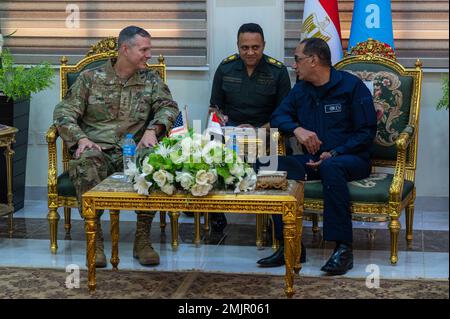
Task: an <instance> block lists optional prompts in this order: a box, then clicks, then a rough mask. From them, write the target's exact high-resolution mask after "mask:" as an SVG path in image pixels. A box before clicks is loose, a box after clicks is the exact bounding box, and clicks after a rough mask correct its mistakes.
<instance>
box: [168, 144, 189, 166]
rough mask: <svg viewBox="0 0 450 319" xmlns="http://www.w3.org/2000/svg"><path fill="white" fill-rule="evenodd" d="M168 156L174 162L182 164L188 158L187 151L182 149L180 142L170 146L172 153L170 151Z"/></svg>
mask: <svg viewBox="0 0 450 319" xmlns="http://www.w3.org/2000/svg"><path fill="white" fill-rule="evenodd" d="M169 157H170V159H171V160H172V162H174V163H175V164H182V163H185V162H187V160H188V159H189V153H187V152H185V151H184V149H183V148H182V147H181V144H177V145H175V146H174V147H173V148H172V153H170V155H169Z"/></svg>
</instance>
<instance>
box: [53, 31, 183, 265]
mask: <svg viewBox="0 0 450 319" xmlns="http://www.w3.org/2000/svg"><path fill="white" fill-rule="evenodd" d="M150 57H151V37H150V34H149V33H148V32H147V31H145V30H144V29H141V28H139V27H135V26H129V27H126V28H125V29H123V30H122V31H121V32H120V34H119V38H118V57H117V59H110V60H108V61H107V62H106V63H105V64H104V65H102V66H100V67H97V68H94V69H91V70H87V71H84V72H83V73H81V74H80V75H79V76H78V78H77V80H76V81H75V83H74V84H73V86H72V87H71V88H70V89H69V91H68V92H67V95H66V97H65V98H64V100H62V101H61V102H60V103H59V104H58V105H57V106H56V108H55V111H54V114H53V119H54V123H55V125H56V126H57V128H58V132H59V134H60V136H61V137H62V139H63V140H64V142H65V143H66V145H67V147H68V148H69V149H70V151H71V152H72V154H73V157H74V159H73V160H71V161H70V162H69V175H70V179H71V181H72V182H73V184H74V186H75V190H76V193H77V198H78V202H79V205H80V212H81V195H82V194H83V193H85V192H86V191H88V190H90V189H91V188H92V187H94V186H95V185H97V184H98V183H100V182H101V181H102V180H103V179H105V178H106V177H108V176H109V175H111V174H112V173H114V172H117V171H122V170H123V160H122V149H121V141H122V139H123V137H124V135H126V134H127V133H131V134H133V135H134V139H135V141H136V142H137V143H138V145H137V148H138V150H139V151H140V152H145V151H146V150H147V151H148V148H149V147H151V146H153V145H155V144H156V143H157V142H158V137H160V136H162V135H163V134H164V132H166V131H168V130H170V129H171V127H172V124H173V122H174V121H175V119H176V117H177V115H178V113H179V111H178V106H177V103H176V102H174V101H173V99H172V96H171V94H170V90H169V88H168V87H167V85H166V84H165V83H164V82H163V81H162V79H161V78H160V77H159V76H158V74H157V73H156V72H153V71H151V70H149V69H148V68H147V61H148V60H149V59H150ZM137 214H138V215H137V224H136V236H135V241H134V248H133V255H134V257H135V258H138V259H139V262H140V263H141V264H143V265H157V264H159V255H158V253H157V252H155V251H154V249H153V247H152V246H151V243H150V227H151V222H152V220H153V216H154V213H153V212H151V213H149V212H137ZM99 219H100V217H99ZM105 266H106V256H105V254H104V251H103V233H102V230H101V227H100V222H98V223H97V236H96V267H105Z"/></svg>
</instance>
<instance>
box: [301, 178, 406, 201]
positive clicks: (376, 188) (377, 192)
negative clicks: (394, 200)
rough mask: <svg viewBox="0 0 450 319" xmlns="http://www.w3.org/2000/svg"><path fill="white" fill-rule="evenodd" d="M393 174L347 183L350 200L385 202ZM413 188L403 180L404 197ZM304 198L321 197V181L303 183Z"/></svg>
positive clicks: (387, 199) (387, 198)
mask: <svg viewBox="0 0 450 319" xmlns="http://www.w3.org/2000/svg"><path fill="white" fill-rule="evenodd" d="M393 176H394V175H392V174H385V173H376V174H372V175H370V177H368V178H365V179H362V180H359V181H353V182H349V183H348V187H349V191H350V201H351V202H363V203H387V202H388V201H389V187H390V186H391V183H392V178H393ZM413 188H414V183H412V182H410V181H406V180H405V184H404V186H403V195H402V199H404V198H405V197H406V196H407V195H408V194H409V193H410V192H411V191H412V190H413ZM305 198H306V199H323V194H322V183H321V181H309V182H307V183H305Z"/></svg>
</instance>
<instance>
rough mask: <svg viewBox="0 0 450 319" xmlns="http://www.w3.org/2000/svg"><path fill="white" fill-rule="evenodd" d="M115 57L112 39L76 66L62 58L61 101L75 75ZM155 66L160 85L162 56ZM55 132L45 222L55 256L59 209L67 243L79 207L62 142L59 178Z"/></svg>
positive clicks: (54, 132)
mask: <svg viewBox="0 0 450 319" xmlns="http://www.w3.org/2000/svg"><path fill="white" fill-rule="evenodd" d="M116 56H117V39H116V38H114V37H111V38H106V39H104V40H101V41H100V42H98V43H97V44H95V45H93V46H92V47H91V49H90V50H89V52H88V53H87V54H86V56H85V57H84V58H83V59H82V60H81V61H79V62H78V63H77V64H76V65H67V62H68V61H67V58H66V57H62V58H61V68H60V97H61V99H63V98H64V96H65V95H66V93H67V90H68V89H69V88H70V86H71V85H72V84H73V83H74V82H75V80H76V79H77V77H78V75H79V74H80V73H81V72H82V71H84V70H87V69H91V68H94V67H97V66H99V65H101V64H103V63H105V62H106V61H107V60H108V59H109V58H112V57H116ZM158 62H159V63H158V64H151V65H148V67H149V68H151V69H153V70H155V71H156V72H158V73H159V75H160V76H161V78H162V79H163V81H164V82H165V81H166V65H165V63H164V57H163V56H162V55H160V56H159V58H158ZM58 137H59V135H58V131H57V129H56V127H55V126H54V125H51V126H50V128H49V129H48V132H47V143H48V181H47V182H48V216H47V218H48V221H49V226H50V250H51V251H52V253H56V251H57V249H58V245H57V230H58V221H59V219H60V216H59V214H58V208H59V207H63V208H64V229H65V231H66V239H70V238H71V237H70V229H71V223H70V218H71V208H77V207H78V203H77V199H76V195H75V188H74V187H73V185H72V183H71V181H70V179H69V174H68V171H67V170H68V168H69V160H70V159H71V156H70V154H69V152H68V149H67V147H66V145H65V143H64V142H62V141H61V144H62V168H63V172H62V174H60V175H59V174H58V161H57V160H58V159H57V154H58V152H57V139H58ZM160 216H161V228H162V229H163V230H164V229H165V226H166V224H165V213H162V214H160Z"/></svg>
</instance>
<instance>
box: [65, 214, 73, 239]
mask: <svg viewBox="0 0 450 319" xmlns="http://www.w3.org/2000/svg"><path fill="white" fill-rule="evenodd" d="M71 211H72V209H71V208H70V207H64V230H65V231H66V236H65V239H66V240H71V239H72V237H71V235H70V230H71V228H72V223H71V217H72V216H71V215H72V214H71Z"/></svg>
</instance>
